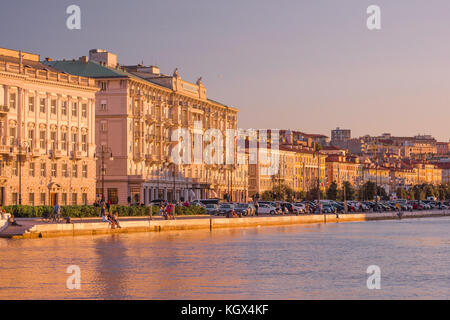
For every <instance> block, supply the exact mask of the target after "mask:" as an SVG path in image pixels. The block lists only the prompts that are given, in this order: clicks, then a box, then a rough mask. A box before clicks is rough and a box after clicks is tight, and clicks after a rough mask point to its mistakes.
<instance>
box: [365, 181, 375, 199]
mask: <svg viewBox="0 0 450 320" xmlns="http://www.w3.org/2000/svg"><path fill="white" fill-rule="evenodd" d="M362 191H363V198H364V199H367V200H373V199H375V195H376V193H377V189H376V185H375V183H374V182H372V181H367V182H366V183H364V185H363V186H362Z"/></svg>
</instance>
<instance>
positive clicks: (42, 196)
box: [41, 193, 45, 206]
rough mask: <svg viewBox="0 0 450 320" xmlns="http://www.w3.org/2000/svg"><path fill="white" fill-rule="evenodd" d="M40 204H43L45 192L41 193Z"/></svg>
mask: <svg viewBox="0 0 450 320" xmlns="http://www.w3.org/2000/svg"><path fill="white" fill-rule="evenodd" d="M41 205H43V206H45V193H41Z"/></svg>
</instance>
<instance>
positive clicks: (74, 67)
mask: <svg viewBox="0 0 450 320" xmlns="http://www.w3.org/2000/svg"><path fill="white" fill-rule="evenodd" d="M43 63H44V64H46V65H48V66H50V67H52V68H55V69H58V70H60V71H62V72H66V73H69V74H73V75H77V76H81V77H89V78H112V77H121V78H123V77H132V78H135V76H133V75H132V74H130V73H128V72H125V71H123V70H120V69H115V68H111V67H107V66H102V65H100V64H99V63H97V62H94V61H89V62H87V63H83V62H81V61H79V60H77V61H44V62H43Z"/></svg>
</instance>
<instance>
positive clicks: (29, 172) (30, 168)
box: [28, 162, 35, 177]
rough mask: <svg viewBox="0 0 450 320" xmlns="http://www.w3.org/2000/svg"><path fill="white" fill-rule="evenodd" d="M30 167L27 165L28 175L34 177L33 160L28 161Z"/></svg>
mask: <svg viewBox="0 0 450 320" xmlns="http://www.w3.org/2000/svg"><path fill="white" fill-rule="evenodd" d="M29 166H30V167H29V170H28V175H29V176H30V177H34V172H35V165H34V162H30V165H29Z"/></svg>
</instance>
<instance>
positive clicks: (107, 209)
mask: <svg viewBox="0 0 450 320" xmlns="http://www.w3.org/2000/svg"><path fill="white" fill-rule="evenodd" d="M106 211H108V212H110V211H111V201H108V202H106Z"/></svg>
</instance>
